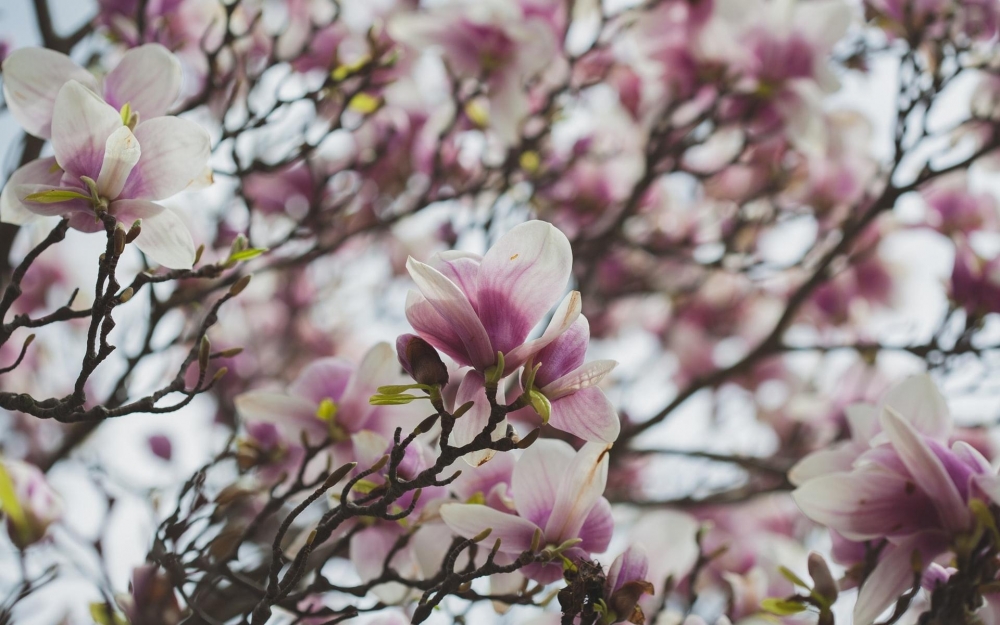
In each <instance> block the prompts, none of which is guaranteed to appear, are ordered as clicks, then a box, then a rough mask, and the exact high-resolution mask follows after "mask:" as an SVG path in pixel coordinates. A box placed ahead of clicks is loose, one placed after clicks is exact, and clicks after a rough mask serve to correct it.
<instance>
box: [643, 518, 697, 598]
mask: <svg viewBox="0 0 1000 625" xmlns="http://www.w3.org/2000/svg"><path fill="white" fill-rule="evenodd" d="M699 527H700V523H699V522H698V520H697V519H695V518H694V517H693V516H691V515H689V514H685V513H683V512H678V511H676V510H657V511H655V512H651V513H649V514H646V515H643V517H642V518H641V519H639V521H638V523H636V524H635V526H634V527H633V528H632V531H631V534H630V538H631V540H632V542H633V543H634V544H639V545H642V546H643V547H644V548H645V549H646V552H647V553H652V554H655V557H654V558H653V559H652V560H650V562H649V577H648V579H649V581H651V582H652V583H653V586H654V587H655V588H656V590H657V592H662V591H663V584H664V582H665V581H666V580H667V578H668V577H671V576H672V577H673V578H674V579H681V578H683V577H684V576H685V575H687V574H688V573H689V572H690V571H691V569H692V568H693V567H694V565H695V562H697V560H698V555H699V549H698V543H697V541H696V540H695V537H696V534H697V533H698V528H699Z"/></svg>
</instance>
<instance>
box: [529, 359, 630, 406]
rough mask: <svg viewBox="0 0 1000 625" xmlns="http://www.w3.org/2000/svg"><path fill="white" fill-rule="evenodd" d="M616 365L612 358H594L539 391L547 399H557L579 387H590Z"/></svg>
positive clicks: (577, 389)
mask: <svg viewBox="0 0 1000 625" xmlns="http://www.w3.org/2000/svg"><path fill="white" fill-rule="evenodd" d="M617 366H618V363H617V362H616V361H614V360H595V361H593V362H588V363H587V364H585V365H581V366H580V367H579V368H577V369H576V370H574V371H570V372H569V373H567V374H566V375H564V376H562V377H561V378H558V379H556V380H553V381H552V382H549V383H548V384H547V385H545V386H544V387H542V389H541V391H542V392H543V393H545V396H546V397H548V398H549V399H559V398H560V397H564V396H566V395H570V394H572V393H575V392H577V391H579V390H581V389H586V388H590V387H592V386H594V385H596V384H598V383H599V382H600V381H601V380H603V379H604V376H606V375H608V374H609V373H611V370H612V369H614V368H615V367H617Z"/></svg>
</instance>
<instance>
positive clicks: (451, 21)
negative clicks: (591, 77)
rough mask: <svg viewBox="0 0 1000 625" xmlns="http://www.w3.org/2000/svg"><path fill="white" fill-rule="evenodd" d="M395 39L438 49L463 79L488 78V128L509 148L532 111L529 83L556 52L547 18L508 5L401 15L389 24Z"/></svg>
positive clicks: (499, 1) (491, 0)
mask: <svg viewBox="0 0 1000 625" xmlns="http://www.w3.org/2000/svg"><path fill="white" fill-rule="evenodd" d="M389 34H390V36H392V38H393V39H395V40H397V41H399V42H400V43H403V44H406V45H408V46H410V47H412V48H415V49H417V50H424V49H429V48H440V49H441V53H442V56H443V58H444V60H445V61H446V63H447V65H448V67H449V68H450V69H451V70H452V71H454V72H455V73H456V74H457V76H458V77H459V78H478V77H484V78H485V83H486V85H487V89H488V97H489V102H490V111H489V117H490V122H489V123H490V127H491V128H492V129H493V130H494V131H495V132H496V133H497V135H498V136H499V137H500V138H501V139H502V140H503V141H504V142H505V143H508V144H512V143H514V142H515V141H516V140H517V138H518V136H519V126H520V123H521V122H522V121H523V120H524V118H525V117H526V116H527V115H528V113H529V112H530V101H529V99H528V94H527V91H526V89H525V84H526V83H527V82H528V80H529V79H530V78H532V77H533V76H535V75H536V74H538V73H539V72H541V71H542V70H543V69H544V68H545V67H546V66H547V65H549V64H550V63H551V62H552V59H553V57H554V56H555V54H556V50H557V49H558V42H557V41H556V39H555V37H554V36H553V32H552V28H551V23H550V22H549V20H548V19H547V16H546V15H544V14H542V13H539V12H538V11H535V10H531V7H530V6H528V7H521V6H519V5H518V4H517V3H516V2H508V1H507V0H482V1H481V2H475V3H453V4H452V5H440V6H438V7H436V8H435V9H434V10H430V11H426V12H413V13H401V14H399V15H396V16H395V17H394V18H393V19H392V20H391V21H390V22H389Z"/></svg>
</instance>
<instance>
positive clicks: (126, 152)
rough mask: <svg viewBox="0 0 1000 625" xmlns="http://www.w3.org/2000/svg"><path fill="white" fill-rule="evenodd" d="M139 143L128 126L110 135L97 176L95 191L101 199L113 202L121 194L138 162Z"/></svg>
mask: <svg viewBox="0 0 1000 625" xmlns="http://www.w3.org/2000/svg"><path fill="white" fill-rule="evenodd" d="M140 154H141V151H140V149H139V142H138V141H137V140H136V138H135V135H133V134H132V131H131V130H129V129H128V126H121V127H120V128H118V130H116V131H114V132H112V133H111V136H110V137H108V140H107V142H106V143H105V144H104V162H103V163H101V173H100V175H98V176H97V189H98V191H99V192H100V194H101V197H105V198H108V199H109V200H114V199H116V198H117V197H118V194H119V193H121V192H122V187H124V186H125V181H126V180H127V179H128V175H129V174H130V173H131V172H132V168H133V167H135V164H136V163H138V162H139V157H140Z"/></svg>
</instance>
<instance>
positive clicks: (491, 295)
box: [425, 221, 573, 354]
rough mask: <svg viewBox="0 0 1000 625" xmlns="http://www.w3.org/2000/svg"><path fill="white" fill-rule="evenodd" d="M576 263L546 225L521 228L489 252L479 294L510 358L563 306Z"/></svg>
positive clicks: (493, 334) (487, 321)
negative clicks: (548, 315)
mask: <svg viewBox="0 0 1000 625" xmlns="http://www.w3.org/2000/svg"><path fill="white" fill-rule="evenodd" d="M572 264H573V251H572V249H571V248H570V245H569V240H568V239H567V238H566V235H564V234H563V233H562V232H560V231H559V230H558V229H557V228H556V227H555V226H553V225H551V224H549V223H545V222H543V221H529V222H527V223H523V224H520V225H518V226H515V227H514V228H512V229H511V230H510V231H509V232H508V233H507V234H505V235H503V236H502V237H500V239H499V240H498V241H497V242H496V244H495V245H494V246H493V247H492V248H490V250H489V251H488V252H486V255H485V256H484V257H483V262H482V264H480V266H479V282H478V289H477V291H478V297H479V310H480V313H481V318H482V325H483V327H484V328H486V333H487V334H488V335H489V338H490V342H491V344H492V345H493V348H494V349H496V350H497V351H502V352H504V354H506V353H508V352H510V351H512V350H513V349H514V348H516V347H518V346H519V345H521V344H522V343H523V342H524V340H525V338H527V336H528V333H529V332H531V330H532V328H534V327H535V325H536V324H537V323H538V322H539V321H540V320H541V318H542V317H543V316H544V315H545V313H547V312H548V311H549V310H551V308H552V307H553V306H554V305H555V303H556V302H557V301H559V297H560V296H561V295H562V293H563V292H564V291H565V289H566V284H567V282H569V274H570V268H571V267H572ZM425 295H426V293H425Z"/></svg>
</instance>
